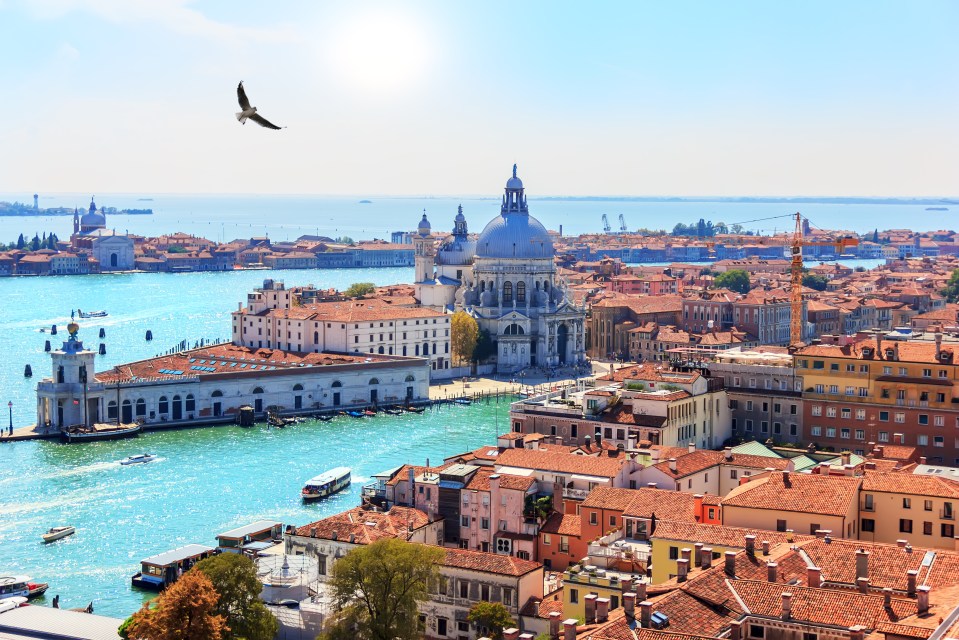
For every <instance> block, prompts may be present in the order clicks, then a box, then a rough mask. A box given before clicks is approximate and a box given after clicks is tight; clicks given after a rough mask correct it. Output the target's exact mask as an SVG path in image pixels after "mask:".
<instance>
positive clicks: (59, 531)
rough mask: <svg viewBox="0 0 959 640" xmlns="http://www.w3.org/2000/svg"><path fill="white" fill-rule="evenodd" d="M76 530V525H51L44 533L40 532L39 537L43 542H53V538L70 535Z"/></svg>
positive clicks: (58, 538) (57, 538)
mask: <svg viewBox="0 0 959 640" xmlns="http://www.w3.org/2000/svg"><path fill="white" fill-rule="evenodd" d="M76 532H77V529H76V527H70V526H66V527H53V528H52V529H50V530H49V531H47V532H46V533H44V534H42V535H41V536H40V537H41V538H43V541H44V542H53V541H54V540H60V539H61V538H66V537H67V536H72V535H73V534H74V533H76Z"/></svg>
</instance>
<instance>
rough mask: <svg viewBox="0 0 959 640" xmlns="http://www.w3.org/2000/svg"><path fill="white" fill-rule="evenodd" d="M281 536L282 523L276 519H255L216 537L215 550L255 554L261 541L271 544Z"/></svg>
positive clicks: (261, 543)
mask: <svg viewBox="0 0 959 640" xmlns="http://www.w3.org/2000/svg"><path fill="white" fill-rule="evenodd" d="M282 536H283V523H282V522H277V521H276V520H257V521H256V522H252V523H250V524H248V525H245V526H242V527H237V528H236V529H230V530H229V531H225V532H223V533H221V534H219V535H217V537H216V544H217V550H218V551H223V552H226V553H247V554H249V555H255V554H256V552H257V551H260V550H261V549H260V547H261V546H262V545H263V543H269V544H268V545H267V546H272V545H273V542H274V541H279V540H281V539H282Z"/></svg>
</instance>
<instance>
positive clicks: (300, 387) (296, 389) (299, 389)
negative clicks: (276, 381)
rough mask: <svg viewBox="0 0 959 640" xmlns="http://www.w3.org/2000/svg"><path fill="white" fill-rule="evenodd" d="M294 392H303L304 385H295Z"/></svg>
mask: <svg viewBox="0 0 959 640" xmlns="http://www.w3.org/2000/svg"><path fill="white" fill-rule="evenodd" d="M293 390H294V391H303V385H302V384H295V385H293Z"/></svg>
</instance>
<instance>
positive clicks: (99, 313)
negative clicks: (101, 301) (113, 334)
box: [77, 309, 110, 318]
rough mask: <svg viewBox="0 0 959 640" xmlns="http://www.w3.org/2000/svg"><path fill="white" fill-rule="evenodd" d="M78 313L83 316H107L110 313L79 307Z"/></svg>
mask: <svg viewBox="0 0 959 640" xmlns="http://www.w3.org/2000/svg"><path fill="white" fill-rule="evenodd" d="M77 315H78V316H80V317H81V318H106V317H107V316H108V315H110V314H109V313H107V312H106V311H80V310H79V309H77Z"/></svg>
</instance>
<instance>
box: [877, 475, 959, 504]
mask: <svg viewBox="0 0 959 640" xmlns="http://www.w3.org/2000/svg"><path fill="white" fill-rule="evenodd" d="M862 490H863V491H876V492H880V493H905V494H910V495H922V496H930V497H932V496H935V497H937V498H955V499H959V482H956V481H955V480H950V479H948V478H939V477H935V476H926V475H915V474H912V473H897V472H892V473H887V472H882V471H866V472H865V474H864V477H863V481H862Z"/></svg>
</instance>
